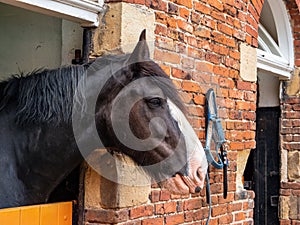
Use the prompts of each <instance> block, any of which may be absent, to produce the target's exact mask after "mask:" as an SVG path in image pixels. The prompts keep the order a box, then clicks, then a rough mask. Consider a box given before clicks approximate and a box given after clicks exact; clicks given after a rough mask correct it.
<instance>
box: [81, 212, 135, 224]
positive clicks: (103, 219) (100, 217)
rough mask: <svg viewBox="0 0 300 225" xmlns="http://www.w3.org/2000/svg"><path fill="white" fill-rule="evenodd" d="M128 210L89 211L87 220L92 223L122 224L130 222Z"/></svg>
mask: <svg viewBox="0 0 300 225" xmlns="http://www.w3.org/2000/svg"><path fill="white" fill-rule="evenodd" d="M128 218H129V217H128V210H118V211H115V210H106V209H89V210H87V211H86V212H85V219H86V221H87V222H92V223H120V222H125V221H127V220H128Z"/></svg>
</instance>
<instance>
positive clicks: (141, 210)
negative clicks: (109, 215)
mask: <svg viewBox="0 0 300 225" xmlns="http://www.w3.org/2000/svg"><path fill="white" fill-rule="evenodd" d="M153 212H154V206H153V205H146V206H144V205H142V206H138V207H135V208H132V209H130V213H129V214H130V219H136V218H140V217H143V216H151V215H153Z"/></svg>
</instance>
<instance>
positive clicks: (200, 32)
mask: <svg viewBox="0 0 300 225" xmlns="http://www.w3.org/2000/svg"><path fill="white" fill-rule="evenodd" d="M210 33H211V31H210V29H209V28H206V27H205V26H202V25H199V26H197V27H196V28H195V31H194V35H196V36H198V37H203V38H210V37H211V34H210Z"/></svg>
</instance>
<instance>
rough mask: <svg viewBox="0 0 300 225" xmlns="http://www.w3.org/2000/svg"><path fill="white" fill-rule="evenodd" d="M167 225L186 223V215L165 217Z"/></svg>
mask: <svg viewBox="0 0 300 225" xmlns="http://www.w3.org/2000/svg"><path fill="white" fill-rule="evenodd" d="M165 221H166V223H165V224H166V225H175V224H182V223H184V214H182V213H181V214H176V215H171V216H166V217H165Z"/></svg>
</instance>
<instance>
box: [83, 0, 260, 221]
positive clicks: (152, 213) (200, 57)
mask: <svg viewBox="0 0 300 225" xmlns="http://www.w3.org/2000/svg"><path fill="white" fill-rule="evenodd" d="M114 2H118V0H117V1H116V0H111V1H107V2H106V3H107V4H108V5H111V4H114ZM123 2H127V3H129V4H137V5H144V6H146V7H148V8H151V9H152V10H153V11H154V13H155V50H154V60H155V61H156V62H157V63H159V64H160V66H161V67H162V68H163V69H164V71H165V72H166V73H167V74H168V75H169V76H170V77H171V78H172V79H173V81H174V84H175V85H176V86H177V87H178V89H179V91H180V93H181V95H182V99H183V101H184V102H185V103H186V106H187V108H188V110H189V113H190V114H189V120H190V122H191V124H192V125H193V127H194V129H195V131H196V132H197V134H198V136H199V138H200V140H201V141H202V143H203V144H204V139H205V117H204V116H205V115H204V102H205V93H206V92H207V90H208V89H209V88H211V87H212V88H214V89H215V91H216V93H217V101H218V104H219V106H220V116H221V117H222V118H223V119H224V121H225V122H223V127H224V128H225V132H226V138H227V140H228V141H229V146H230V151H229V152H228V158H229V161H230V165H229V171H228V172H229V173H228V179H229V183H228V185H229V188H228V189H229V192H228V197H227V199H223V195H222V192H223V190H222V189H223V187H222V181H223V176H222V171H221V170H216V169H214V168H211V172H210V173H211V174H210V175H211V178H210V183H211V191H212V204H213V206H212V218H211V222H210V224H211V225H212V224H253V207H254V204H253V199H254V193H253V192H251V191H243V190H237V187H236V177H237V173H238V171H237V170H238V169H237V167H238V166H237V159H238V155H239V153H240V152H243V151H247V150H248V151H250V150H251V149H253V148H255V129H256V124H255V118H256V113H255V111H256V92H257V86H256V83H255V82H247V81H243V80H242V79H241V78H240V75H239V73H240V44H241V43H246V44H248V45H250V46H252V47H257V45H258V42H257V36H258V31H257V29H258V20H259V14H260V12H261V9H262V4H263V0H251V1H250V0H222V1H221V0H172V1H169V0H125V1H123ZM133 16H134V15H133ZM137 19H138V18H137ZM133 26H134V24H133ZM243 163H246V162H243ZM242 172H243V171H240V173H242ZM85 216H86V221H87V223H88V224H107V223H114V224H143V225H145V224H182V223H185V224H205V221H206V219H207V217H208V205H207V204H206V195H205V191H204V190H203V191H202V192H201V193H200V194H195V195H188V196H173V195H170V194H169V193H168V192H167V191H166V190H161V189H159V188H157V187H156V186H153V188H152V191H151V194H150V196H149V201H148V203H146V204H143V205H140V206H136V207H131V208H126V209H118V210H107V209H87V210H86V211H85Z"/></svg>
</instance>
